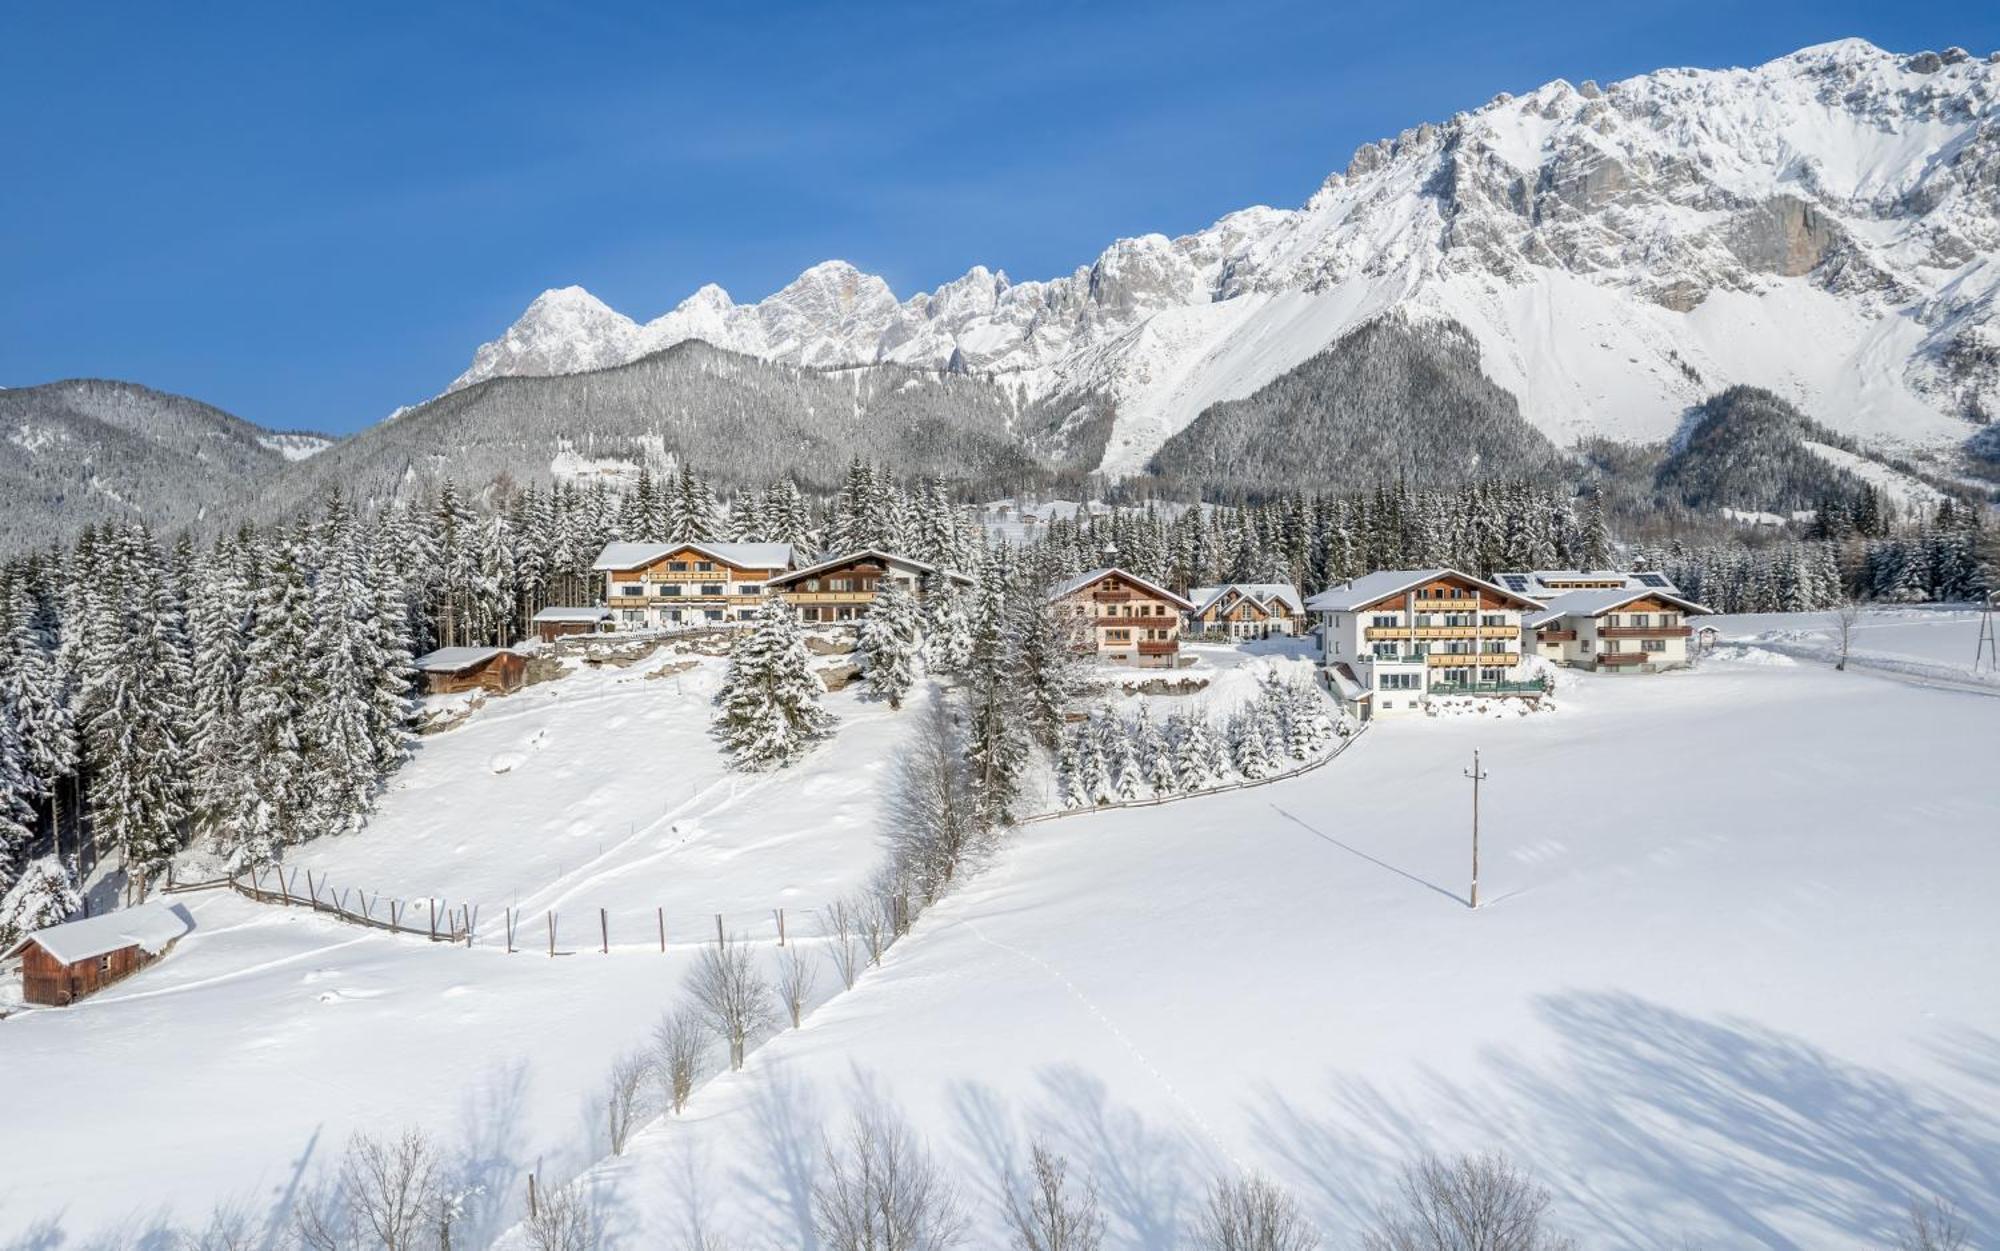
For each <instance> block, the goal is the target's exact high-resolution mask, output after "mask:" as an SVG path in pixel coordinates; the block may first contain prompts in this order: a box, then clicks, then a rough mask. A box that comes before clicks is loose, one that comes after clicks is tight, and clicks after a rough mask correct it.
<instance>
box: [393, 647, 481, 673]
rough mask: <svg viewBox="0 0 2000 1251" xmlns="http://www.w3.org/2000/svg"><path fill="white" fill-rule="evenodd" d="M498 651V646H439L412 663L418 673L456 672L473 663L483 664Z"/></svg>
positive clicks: (471, 665) (468, 667) (470, 666)
mask: <svg viewBox="0 0 2000 1251" xmlns="http://www.w3.org/2000/svg"><path fill="white" fill-rule="evenodd" d="M500 652H501V649H500V648H498V647H440V648H438V649H437V650H436V651H434V652H425V653H424V654H423V655H421V656H419V657H417V658H416V660H415V661H414V662H412V663H414V664H415V665H416V668H417V672H419V673H457V672H459V671H460V670H462V669H470V668H472V667H473V666H474V665H483V664H485V663H486V662H487V661H489V660H491V659H493V658H494V657H495V656H498V655H499V654H500Z"/></svg>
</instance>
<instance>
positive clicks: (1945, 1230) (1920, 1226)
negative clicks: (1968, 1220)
mask: <svg viewBox="0 0 2000 1251" xmlns="http://www.w3.org/2000/svg"><path fill="white" fill-rule="evenodd" d="M1896 1251H1972V1235H1971V1233H1970V1232H1969V1231H1967V1229H1966V1228H1965V1221H1964V1220H1963V1219H1962V1218H1961V1217H1960V1216H1959V1214H1958V1209H1957V1208H1955V1207H1953V1206H1952V1205H1951V1202H1950V1200H1948V1199H1944V1198H1942V1197H1936V1196H1934V1197H1933V1198H1932V1199H1931V1201H1930V1202H1929V1203H1912V1204H1911V1205H1910V1216H1909V1221H1908V1223H1907V1224H1905V1225H1904V1227H1903V1232H1902V1233H1901V1234H1900V1235H1898V1236H1897V1238H1896Z"/></svg>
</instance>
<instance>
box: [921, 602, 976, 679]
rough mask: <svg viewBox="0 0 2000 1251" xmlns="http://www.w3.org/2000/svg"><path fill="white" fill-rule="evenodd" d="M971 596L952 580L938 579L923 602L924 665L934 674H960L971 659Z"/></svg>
mask: <svg viewBox="0 0 2000 1251" xmlns="http://www.w3.org/2000/svg"><path fill="white" fill-rule="evenodd" d="M968 599H969V596H968V593H967V592H966V591H965V590H963V589H961V588H960V586H959V585H958V584H957V583H956V582H953V581H952V580H951V579H949V578H939V579H937V580H936V581H935V582H934V583H933V584H932V585H931V586H930V588H929V589H928V591H927V592H926V595H925V598H924V661H925V663H926V664H928V665H929V666H930V669H931V671H932V672H934V673H947V674H960V673H963V672H965V667H966V664H967V663H968V662H969V661H970V660H971V659H972V619H971V616H970V605H969V603H968Z"/></svg>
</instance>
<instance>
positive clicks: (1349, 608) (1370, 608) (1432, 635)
mask: <svg viewBox="0 0 2000 1251" xmlns="http://www.w3.org/2000/svg"><path fill="white" fill-rule="evenodd" d="M1541 607H1542V605H1541V604H1540V603H1538V602H1537V601H1535V600H1533V599H1530V598H1528V597H1527V596H1525V595H1521V594H1518V593H1516V592H1514V591H1510V590H1508V589H1507V588H1505V587H1502V586H1498V585H1496V584H1494V583H1491V582H1487V581H1484V580H1483V579H1480V578H1475V577H1473V576H1472V575H1470V574H1467V573H1461V572H1459V571H1458V570H1456V569H1383V570H1378V571H1376V572H1374V573H1370V574H1366V575H1364V576H1362V577H1358V578H1353V579H1350V580H1349V581H1346V582H1343V583H1340V584H1339V585H1337V586H1331V587H1328V588H1327V589H1326V590H1324V591H1321V592H1320V593H1319V594H1317V595H1315V596H1313V597H1312V598H1311V599H1309V600H1307V601H1306V608H1307V610H1308V611H1310V612H1311V613H1312V614H1313V615H1314V616H1315V617H1316V618H1317V619H1318V623H1319V624H1318V630H1319V635H1320V652H1321V658H1322V663H1323V664H1324V665H1325V667H1326V670H1327V674H1328V678H1329V680H1330V683H1331V685H1332V686H1333V688H1334V690H1335V691H1336V693H1338V694H1339V695H1340V697H1341V702H1342V703H1343V704H1344V705H1346V707H1347V709H1348V711H1349V712H1350V713H1352V714H1353V715H1354V716H1357V717H1362V718H1372V717H1375V716H1383V715H1396V714H1400V713H1408V712H1415V711H1417V710H1419V709H1421V708H1422V707H1423V706H1424V703H1425V701H1426V700H1428V699H1429V698H1431V697H1432V696H1434V695H1531V694H1538V693H1540V692H1541V690H1542V689H1543V686H1542V684H1541V683H1540V682H1539V681H1534V680H1531V679H1530V678H1529V677H1528V675H1527V672H1526V670H1525V668H1524V664H1523V655H1522V651H1521V620H1522V616H1523V614H1526V613H1531V612H1538V611H1540V610H1541Z"/></svg>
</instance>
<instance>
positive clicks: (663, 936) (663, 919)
mask: <svg viewBox="0 0 2000 1251" xmlns="http://www.w3.org/2000/svg"><path fill="white" fill-rule="evenodd" d="M659 912H660V954H661V955H663V956H664V955H666V954H667V910H666V909H665V908H661V909H660V910H659Z"/></svg>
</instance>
